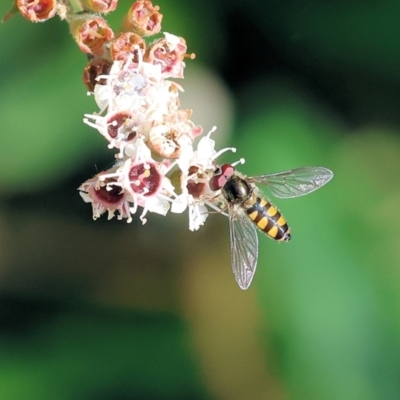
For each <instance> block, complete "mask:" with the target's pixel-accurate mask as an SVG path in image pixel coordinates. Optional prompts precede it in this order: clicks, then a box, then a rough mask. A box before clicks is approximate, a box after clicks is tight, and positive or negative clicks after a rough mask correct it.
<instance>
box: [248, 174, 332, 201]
mask: <svg viewBox="0 0 400 400" xmlns="http://www.w3.org/2000/svg"><path fill="white" fill-rule="evenodd" d="M332 178H333V172H332V171H330V170H329V169H327V168H324V167H303V168H297V169H291V170H290V171H284V172H278V173H277V174H269V175H261V176H254V177H251V178H249V180H250V181H251V182H256V183H261V184H262V185H266V186H268V188H269V189H270V190H271V193H272V194H273V195H274V196H276V197H279V198H281V199H289V198H292V197H299V196H304V195H305V194H308V193H311V192H313V191H314V190H317V189H319V188H320V187H321V186H324V185H325V184H326V183H328V182H329V181H330V180H331V179H332Z"/></svg>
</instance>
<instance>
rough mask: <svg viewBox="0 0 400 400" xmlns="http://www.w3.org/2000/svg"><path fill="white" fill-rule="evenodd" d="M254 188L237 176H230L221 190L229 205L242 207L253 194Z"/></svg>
mask: <svg viewBox="0 0 400 400" xmlns="http://www.w3.org/2000/svg"><path fill="white" fill-rule="evenodd" d="M253 190H254V186H253V185H252V184H251V183H249V182H247V180H246V179H243V178H242V177H240V176H239V175H237V174H235V175H232V177H231V178H229V179H228V181H227V182H226V184H225V185H224V187H223V188H222V194H223V196H224V197H225V199H226V200H227V201H228V203H230V204H238V205H241V206H242V205H243V204H244V203H247V202H248V201H249V200H250V199H251V197H252V194H253Z"/></svg>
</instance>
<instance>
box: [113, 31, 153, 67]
mask: <svg viewBox="0 0 400 400" xmlns="http://www.w3.org/2000/svg"><path fill="white" fill-rule="evenodd" d="M145 50H146V43H145V41H144V40H143V39H142V38H141V37H140V36H139V35H138V34H136V33H133V32H124V33H121V34H120V35H118V36H117V37H116V38H115V39H114V40H113V41H112V43H111V46H110V55H111V58H112V59H113V60H115V61H117V60H118V61H126V60H127V59H128V58H129V57H131V56H133V58H132V61H133V62H134V63H138V62H139V57H138V52H139V51H140V52H141V53H142V58H143V55H144V52H145Z"/></svg>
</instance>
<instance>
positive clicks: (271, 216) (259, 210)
mask: <svg viewBox="0 0 400 400" xmlns="http://www.w3.org/2000/svg"><path fill="white" fill-rule="evenodd" d="M254 197H255V198H254V201H253V204H252V205H251V206H249V207H248V208H246V213H247V215H248V216H249V218H250V219H251V220H252V221H253V222H254V224H255V225H256V226H257V228H259V229H261V230H262V231H263V232H264V233H265V234H267V235H268V236H269V237H270V238H272V239H275V240H278V241H279V242H287V241H289V240H290V228H289V226H288V224H287V222H286V220H285V218H284V217H283V216H282V214H281V213H280V212H279V210H277V209H276V208H275V207H274V206H273V205H272V204H271V203H270V202H269V201H267V200H265V199H263V198H261V197H258V196H254Z"/></svg>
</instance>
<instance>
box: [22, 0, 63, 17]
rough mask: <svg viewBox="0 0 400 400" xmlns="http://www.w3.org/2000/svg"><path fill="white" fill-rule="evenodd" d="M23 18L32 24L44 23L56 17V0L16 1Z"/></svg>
mask: <svg viewBox="0 0 400 400" xmlns="http://www.w3.org/2000/svg"><path fill="white" fill-rule="evenodd" d="M16 4H17V7H18V9H19V11H20V13H21V15H22V16H23V17H25V18H26V19H28V20H29V21H31V22H44V21H47V20H48V19H50V18H53V17H54V16H55V15H56V11H57V2H56V0H16Z"/></svg>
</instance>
